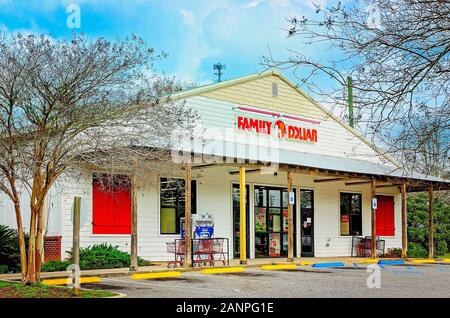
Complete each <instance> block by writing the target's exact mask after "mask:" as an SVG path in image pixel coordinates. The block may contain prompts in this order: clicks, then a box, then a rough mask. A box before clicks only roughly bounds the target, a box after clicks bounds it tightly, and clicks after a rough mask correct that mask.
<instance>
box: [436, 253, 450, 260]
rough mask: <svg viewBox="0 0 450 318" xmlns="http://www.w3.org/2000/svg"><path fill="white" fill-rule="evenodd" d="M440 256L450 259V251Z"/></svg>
mask: <svg viewBox="0 0 450 318" xmlns="http://www.w3.org/2000/svg"><path fill="white" fill-rule="evenodd" d="M438 258H442V259H449V258H450V253H447V254H444V255H442V256H439V257H438Z"/></svg>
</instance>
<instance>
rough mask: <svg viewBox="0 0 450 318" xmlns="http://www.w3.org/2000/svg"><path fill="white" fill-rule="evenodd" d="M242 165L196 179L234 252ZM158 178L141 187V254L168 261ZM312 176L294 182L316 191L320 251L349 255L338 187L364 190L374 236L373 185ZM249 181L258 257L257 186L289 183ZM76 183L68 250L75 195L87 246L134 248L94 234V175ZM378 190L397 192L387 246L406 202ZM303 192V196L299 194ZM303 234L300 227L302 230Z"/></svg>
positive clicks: (218, 232) (67, 221) (67, 206)
mask: <svg viewBox="0 0 450 318" xmlns="http://www.w3.org/2000/svg"><path fill="white" fill-rule="evenodd" d="M236 170H237V168H230V167H227V168H218V167H212V168H206V169H204V170H203V171H197V170H195V171H194V174H193V177H194V179H196V180H197V211H198V213H210V214H212V215H214V217H215V223H216V225H215V236H216V237H227V238H229V240H230V255H231V253H232V246H233V241H232V239H233V235H232V234H233V233H232V205H231V203H232V202H231V184H232V183H233V182H239V176H238V175H233V176H232V175H230V174H229V171H236ZM157 179H158V177H157V176H155V178H154V181H155V182H151V184H149V185H147V186H146V187H145V189H142V190H141V191H139V192H138V231H139V232H138V246H139V250H138V254H139V256H140V257H143V258H144V259H148V260H152V261H163V260H169V259H171V258H172V255H170V254H167V253H166V246H165V242H168V241H172V240H173V239H174V238H178V236H177V235H161V234H159V191H158V185H157ZM313 180H314V178H313V177H311V176H304V175H295V176H294V187H295V188H296V189H297V190H298V189H300V188H305V189H313V190H314V205H315V212H314V213H315V214H314V217H315V219H314V222H315V223H314V234H315V236H314V237H315V240H314V245H315V256H318V257H320V256H349V255H350V249H351V237H341V236H340V235H339V192H340V191H345V192H359V193H362V200H363V225H362V226H363V235H365V236H366V235H367V236H369V235H370V232H371V227H370V198H369V197H370V188H369V186H368V185H363V186H356V187H353V186H352V187H346V186H345V185H344V183H343V182H331V183H321V184H317V183H316V184H315V183H314V181H313ZM247 182H248V184H250V186H251V187H250V191H251V195H250V229H251V231H250V232H251V233H250V257H254V248H253V245H254V229H253V227H254V217H253V216H254V211H253V186H254V185H272V186H282V187H285V186H286V174H284V173H279V175H278V176H273V175H260V174H248V175H247ZM77 184H78V185H77V186H76V187H73V188H70V189H69V188H67V191H66V192H65V194H64V196H63V202H64V236H63V242H62V245H63V251H66V250H69V249H70V246H71V239H72V227H71V217H70V215H71V209H72V205H73V197H74V196H75V195H78V196H81V197H82V200H83V201H84V203H83V204H82V210H85V212H84V211H82V214H83V213H86V222H85V224H84V226H83V227H82V229H81V246H83V247H87V246H89V245H93V244H99V243H103V242H107V243H109V244H113V245H118V246H119V247H120V248H121V249H122V250H124V251H129V242H130V237H129V235H93V234H92V226H91V222H92V208H91V207H92V185H91V184H92V179H91V177H90V176H86V177H85V178H84V179H83V180H79V181H78V182H77ZM377 194H384V195H391V194H393V195H395V224H396V228H395V237H383V238H384V239H386V248H390V247H401V202H400V199H401V198H400V195H399V191H398V190H387V189H383V192H377ZM297 197H298V196H297ZM296 213H297V228H299V223H300V222H299V220H300V217H299V204H297V211H296ZM297 232H298V233H299V231H297ZM296 240H297V248H298V251H297V254H298V255H299V252H300V250H299V247H300V245H299V243H300V241H299V236H297V238H296Z"/></svg>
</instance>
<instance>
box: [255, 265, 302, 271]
mask: <svg viewBox="0 0 450 318" xmlns="http://www.w3.org/2000/svg"><path fill="white" fill-rule="evenodd" d="M260 269H264V270H269V271H272V270H277V269H297V266H296V265H294V264H279V265H263V266H261V267H260Z"/></svg>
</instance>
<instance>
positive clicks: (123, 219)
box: [92, 182, 131, 234]
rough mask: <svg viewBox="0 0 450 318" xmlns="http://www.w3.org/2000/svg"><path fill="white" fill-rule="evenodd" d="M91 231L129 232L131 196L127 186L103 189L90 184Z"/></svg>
mask: <svg viewBox="0 0 450 318" xmlns="http://www.w3.org/2000/svg"><path fill="white" fill-rule="evenodd" d="M92 192H93V193H92V200H93V202H92V233H93V234H130V233H131V196H130V190H129V188H123V189H119V190H114V191H113V192H110V191H104V190H103V189H102V188H101V185H100V184H99V183H97V182H94V183H93V185H92Z"/></svg>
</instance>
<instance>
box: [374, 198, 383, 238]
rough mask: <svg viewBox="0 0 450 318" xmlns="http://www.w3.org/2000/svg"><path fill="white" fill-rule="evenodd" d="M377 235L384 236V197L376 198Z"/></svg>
mask: <svg viewBox="0 0 450 318" xmlns="http://www.w3.org/2000/svg"><path fill="white" fill-rule="evenodd" d="M376 216H377V217H376V220H377V221H376V223H377V235H379V236H384V231H385V228H384V197H382V196H379V195H378V196H377V211H376Z"/></svg>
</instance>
